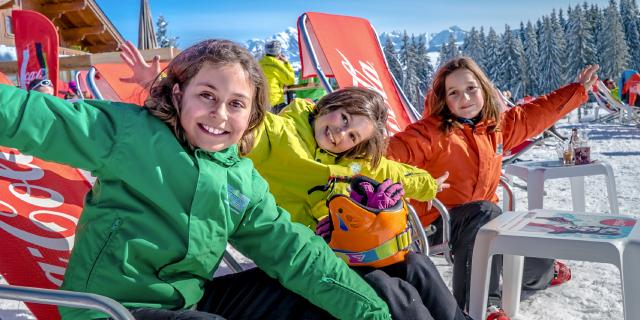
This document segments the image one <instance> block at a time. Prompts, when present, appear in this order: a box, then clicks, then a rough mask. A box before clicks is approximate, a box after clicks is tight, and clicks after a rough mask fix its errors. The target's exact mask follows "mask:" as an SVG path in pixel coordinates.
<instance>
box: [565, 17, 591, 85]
mask: <svg viewBox="0 0 640 320" xmlns="http://www.w3.org/2000/svg"><path fill="white" fill-rule="evenodd" d="M568 23H569V29H568V30H569V31H568V33H567V51H568V54H569V59H568V69H567V74H568V75H570V76H573V75H577V74H578V72H580V70H582V68H584V67H585V66H586V65H588V64H594V63H596V61H597V60H596V56H595V43H594V37H593V35H592V34H591V30H592V28H591V25H590V24H589V21H588V20H587V18H586V16H585V14H584V12H583V11H582V8H581V7H580V6H578V5H576V7H575V9H574V10H572V12H571V16H569V22H568Z"/></svg>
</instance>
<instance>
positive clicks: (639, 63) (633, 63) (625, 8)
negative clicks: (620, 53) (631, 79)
mask: <svg viewBox="0 0 640 320" xmlns="http://www.w3.org/2000/svg"><path fill="white" fill-rule="evenodd" d="M638 15H639V14H638V8H637V6H635V0H620V16H622V17H624V18H623V19H622V28H623V30H624V36H625V40H626V41H627V46H628V47H629V53H630V61H629V67H630V68H632V69H636V70H640V33H639V31H640V26H638V21H639V20H638Z"/></svg>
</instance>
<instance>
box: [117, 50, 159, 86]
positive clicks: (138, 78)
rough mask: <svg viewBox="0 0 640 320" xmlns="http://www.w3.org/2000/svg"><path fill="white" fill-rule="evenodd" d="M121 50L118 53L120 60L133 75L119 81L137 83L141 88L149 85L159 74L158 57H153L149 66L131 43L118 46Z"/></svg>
mask: <svg viewBox="0 0 640 320" xmlns="http://www.w3.org/2000/svg"><path fill="white" fill-rule="evenodd" d="M120 49H121V50H122V51H121V52H120V58H122V60H123V61H124V63H126V64H127V65H128V66H129V68H131V71H133V75H132V76H131V77H128V78H127V77H124V78H120V81H122V82H126V83H137V84H139V85H141V86H143V87H145V86H147V85H149V84H151V82H153V80H154V79H155V78H156V76H157V75H158V74H159V73H160V57H159V56H155V57H153V61H151V64H148V63H147V62H145V61H144V57H142V54H141V53H140V51H139V50H138V48H136V46H134V45H133V43H131V41H126V42H125V43H124V44H123V45H121V46H120Z"/></svg>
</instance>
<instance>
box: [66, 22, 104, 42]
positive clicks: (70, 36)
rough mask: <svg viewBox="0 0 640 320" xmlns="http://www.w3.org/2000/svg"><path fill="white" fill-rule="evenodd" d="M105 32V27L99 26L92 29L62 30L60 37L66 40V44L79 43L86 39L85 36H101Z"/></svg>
mask: <svg viewBox="0 0 640 320" xmlns="http://www.w3.org/2000/svg"><path fill="white" fill-rule="evenodd" d="M104 30H105V28H104V25H99V26H91V27H81V28H70V29H64V30H60V37H62V39H64V41H65V42H79V41H82V39H84V37H85V36H87V35H90V34H100V33H103V32H104Z"/></svg>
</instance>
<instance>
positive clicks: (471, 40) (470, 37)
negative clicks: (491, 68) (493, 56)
mask: <svg viewBox="0 0 640 320" xmlns="http://www.w3.org/2000/svg"><path fill="white" fill-rule="evenodd" d="M460 50H461V51H462V54H463V55H465V56H467V57H469V58H471V59H473V60H474V61H476V62H477V63H478V65H479V66H480V67H483V60H484V43H483V42H482V41H481V40H480V33H479V32H478V31H477V30H476V28H475V27H473V28H471V30H470V31H469V33H468V34H467V36H466V37H465V39H464V43H463V44H462V46H461V48H460Z"/></svg>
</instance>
